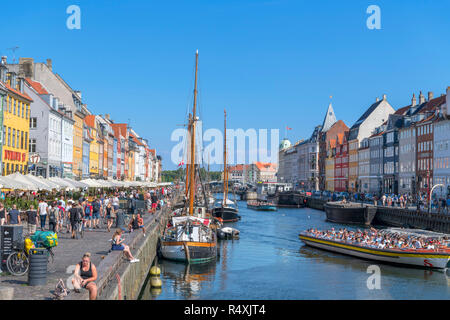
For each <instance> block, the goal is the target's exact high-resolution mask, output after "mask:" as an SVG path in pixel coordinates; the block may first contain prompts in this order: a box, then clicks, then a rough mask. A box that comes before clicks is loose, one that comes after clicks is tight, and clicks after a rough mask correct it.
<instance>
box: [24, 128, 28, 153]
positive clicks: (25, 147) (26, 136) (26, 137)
mask: <svg viewBox="0 0 450 320" xmlns="http://www.w3.org/2000/svg"><path fill="white" fill-rule="evenodd" d="M24 143H25V146H24V149H25V150H28V132H25V139H24Z"/></svg>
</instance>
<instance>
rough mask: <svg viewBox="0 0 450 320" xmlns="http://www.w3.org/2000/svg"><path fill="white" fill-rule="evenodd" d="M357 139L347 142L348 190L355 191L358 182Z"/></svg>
mask: <svg viewBox="0 0 450 320" xmlns="http://www.w3.org/2000/svg"><path fill="white" fill-rule="evenodd" d="M358 146H359V142H358V139H354V140H351V141H349V142H348V190H349V191H350V192H356V191H357V189H358V188H357V180H358Z"/></svg>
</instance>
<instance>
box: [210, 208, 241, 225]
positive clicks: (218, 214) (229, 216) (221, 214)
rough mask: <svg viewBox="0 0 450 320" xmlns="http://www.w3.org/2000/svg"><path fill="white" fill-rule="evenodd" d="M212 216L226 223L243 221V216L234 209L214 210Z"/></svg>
mask: <svg viewBox="0 0 450 320" xmlns="http://www.w3.org/2000/svg"><path fill="white" fill-rule="evenodd" d="M212 216H213V217H215V218H221V219H222V220H223V222H224V223H226V222H236V221H239V220H241V216H240V215H239V214H238V211H237V210H236V209H234V208H228V207H217V208H213V210H212Z"/></svg>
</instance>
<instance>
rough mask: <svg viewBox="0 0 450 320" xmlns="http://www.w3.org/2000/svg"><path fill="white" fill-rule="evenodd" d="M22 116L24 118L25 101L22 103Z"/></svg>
mask: <svg viewBox="0 0 450 320" xmlns="http://www.w3.org/2000/svg"><path fill="white" fill-rule="evenodd" d="M22 118H25V103H22Z"/></svg>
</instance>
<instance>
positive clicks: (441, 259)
mask: <svg viewBox="0 0 450 320" xmlns="http://www.w3.org/2000/svg"><path fill="white" fill-rule="evenodd" d="M299 238H300V240H302V241H303V242H304V243H305V244H306V245H308V246H311V247H315V248H319V249H324V250H328V251H333V252H337V253H342V254H346V255H350V256H354V257H358V258H363V259H368V260H374V261H380V262H386V263H394V264H400V265H408V266H416V267H423V268H432V269H446V268H447V267H448V264H449V261H450V248H448V247H441V248H439V249H386V248H385V249H379V248H372V247H369V246H364V245H360V244H354V243H349V242H346V241H339V240H336V239H325V238H321V237H316V236H315V235H314V234H311V233H309V232H306V231H305V232H302V233H300V234H299Z"/></svg>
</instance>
